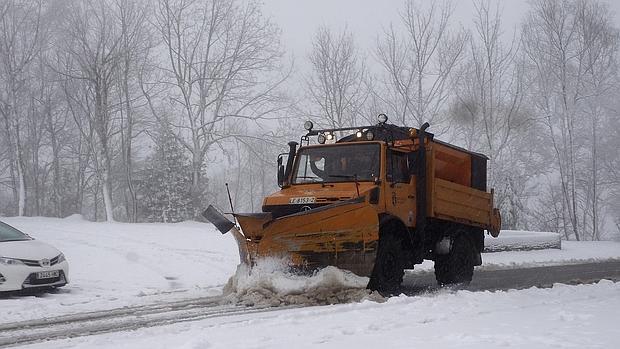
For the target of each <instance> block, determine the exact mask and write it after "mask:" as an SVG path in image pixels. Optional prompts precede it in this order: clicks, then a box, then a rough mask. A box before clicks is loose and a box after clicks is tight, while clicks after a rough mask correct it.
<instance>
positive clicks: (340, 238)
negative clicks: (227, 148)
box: [235, 199, 379, 276]
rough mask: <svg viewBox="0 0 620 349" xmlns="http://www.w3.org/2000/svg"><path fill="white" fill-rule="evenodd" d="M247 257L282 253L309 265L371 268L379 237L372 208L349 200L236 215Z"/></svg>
mask: <svg viewBox="0 0 620 349" xmlns="http://www.w3.org/2000/svg"><path fill="white" fill-rule="evenodd" d="M235 217H236V219H237V221H238V222H239V225H240V226H241V230H242V231H243V235H244V236H245V238H246V239H247V240H246V241H247V244H248V251H249V254H250V259H251V260H252V261H255V260H256V258H260V257H267V256H273V257H286V258H289V259H290V261H291V262H292V264H293V266H295V267H299V268H301V269H306V270H314V269H317V268H320V267H325V266H328V265H333V266H337V267H339V268H341V269H346V270H350V271H352V272H354V273H356V274H358V275H361V276H369V275H370V274H371V272H372V269H373V266H374V262H375V256H376V249H377V245H378V239H379V219H378V216H377V211H376V210H375V209H374V208H373V207H372V206H371V205H370V204H368V203H367V202H365V201H362V200H358V199H354V200H350V201H345V202H340V203H336V204H332V205H329V206H323V207H320V208H316V209H312V210H308V211H304V212H300V213H295V214H291V215H288V216H283V217H280V218H277V219H271V215H270V214H250V215H244V214H236V215H235Z"/></svg>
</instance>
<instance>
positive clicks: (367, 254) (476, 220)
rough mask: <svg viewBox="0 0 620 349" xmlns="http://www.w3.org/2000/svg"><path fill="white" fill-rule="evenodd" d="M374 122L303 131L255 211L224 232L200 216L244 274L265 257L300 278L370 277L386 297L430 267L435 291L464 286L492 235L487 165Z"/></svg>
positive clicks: (222, 225)
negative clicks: (230, 246)
mask: <svg viewBox="0 0 620 349" xmlns="http://www.w3.org/2000/svg"><path fill="white" fill-rule="evenodd" d="M378 119H379V120H378V121H379V122H378V123H377V124H376V125H372V126H363V127H347V128H335V129H314V125H313V123H312V122H311V121H308V122H306V123H305V124H304V128H305V129H306V131H307V133H306V134H305V135H303V136H302V137H301V140H300V143H297V142H289V144H288V145H289V151H288V153H284V154H280V156H279V157H278V162H277V164H278V172H277V173H278V184H279V186H280V188H281V189H280V190H279V191H277V192H276V193H274V194H272V195H269V196H267V197H265V198H264V201H263V206H262V211H263V212H261V213H249V214H248V213H234V212H232V213H231V214H232V215H233V216H234V219H235V221H236V222H235V223H233V222H231V221H230V220H228V219H227V218H226V217H225V216H224V215H223V214H222V213H220V211H218V210H217V209H215V208H214V207H213V206H209V207H208V208H207V209H206V210H205V211H204V213H203V216H204V217H205V218H206V219H207V220H208V221H210V222H211V223H213V224H214V225H215V226H216V227H217V228H218V230H219V231H220V232H222V233H223V234H225V233H228V232H231V233H232V234H233V235H234V237H235V240H236V241H237V244H238V247H239V253H240V258H241V261H242V262H243V263H247V264H249V265H253V263H255V261H256V260H257V259H259V258H261V257H266V256H274V257H284V258H288V259H289V261H290V263H291V265H292V267H293V268H295V269H298V270H305V271H312V270H316V269H319V268H322V267H325V266H328V265H332V266H336V267H338V268H341V269H345V270H349V271H351V272H353V273H355V274H357V275H360V276H368V277H370V281H369V283H368V288H370V289H372V290H378V291H380V292H395V291H397V290H398V289H399V287H400V284H401V282H402V280H403V275H404V269H412V268H413V267H414V265H415V264H419V263H422V261H423V260H424V259H429V260H433V261H434V262H435V276H436V279H437V282H438V283H439V284H440V285H450V284H459V283H469V282H470V281H471V279H472V276H473V270H474V266H476V265H480V264H481V263H482V258H481V252H482V250H483V247H484V238H485V230H486V231H487V232H488V234H490V235H491V236H493V237H497V236H498V235H499V232H500V225H501V217H500V214H499V211H498V209H496V208H494V204H493V190H491V191H490V192H488V191H487V188H486V186H487V178H486V173H487V168H486V166H487V160H488V158H487V157H486V156H484V155H482V154H478V153H474V152H471V151H467V150H465V149H462V148H459V147H457V146H454V145H451V144H448V143H445V142H442V141H439V140H437V139H435V138H434V135H433V134H432V133H430V132H427V131H426V129H427V128H428V127H429V125H428V123H425V124H424V125H422V126H421V127H420V128H419V129H416V128H409V127H400V126H395V125H392V124H388V123H387V116H385V114H381V115H379V118H378ZM338 136H341V137H339V139H337V138H338ZM314 137H316V138H315V140H312V139H313V138H314ZM300 144H301V147H298V146H299V145H300ZM231 206H232V205H231ZM231 208H232V207H231Z"/></svg>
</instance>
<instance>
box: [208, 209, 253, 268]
mask: <svg viewBox="0 0 620 349" xmlns="http://www.w3.org/2000/svg"><path fill="white" fill-rule="evenodd" d="M202 216H203V217H204V218H205V219H206V220H208V221H209V222H211V224H213V225H214V226H215V227H216V228H217V230H219V231H220V233H222V234H226V233H228V232H230V233H231V234H232V235H233V237H234V238H235V241H236V242H237V247H238V248H239V259H240V260H241V263H245V264H248V265H250V263H251V261H250V254H249V253H248V246H247V239H246V238H245V236H243V234H241V232H240V231H239V229H238V228H237V226H236V225H235V223H233V222H231V221H229V220H228V219H227V218H226V217H224V215H223V214H221V213H220V212H219V211H218V210H217V209H216V208H215V207H213V206H212V205H209V207H208V208H207V209H206V210H204V212H202Z"/></svg>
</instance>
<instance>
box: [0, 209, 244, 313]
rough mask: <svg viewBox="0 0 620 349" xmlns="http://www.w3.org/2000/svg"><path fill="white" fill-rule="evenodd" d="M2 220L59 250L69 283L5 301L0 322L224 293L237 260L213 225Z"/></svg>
mask: <svg viewBox="0 0 620 349" xmlns="http://www.w3.org/2000/svg"><path fill="white" fill-rule="evenodd" d="M2 221H4V222H6V223H8V224H10V225H13V226H15V227H16V228H18V229H20V230H22V231H24V232H26V233H27V234H29V235H31V236H32V237H34V238H36V239H39V240H41V241H44V242H47V243H50V244H52V245H54V246H55V247H57V248H58V249H59V250H61V251H62V252H63V253H64V254H65V256H66V257H67V260H68V261H69V268H70V269H69V278H70V283H69V285H67V286H65V287H63V288H61V289H59V290H58V291H57V292H56V293H51V294H42V295H40V296H36V297H35V296H27V297H11V298H9V299H1V298H0V308H1V309H2V311H1V312H0V323H4V322H11V321H16V320H26V319H32V318H40V317H44V316H54V315H61V314H67V313H74V312H80V311H94V310H103V309H110V308H117V307H122V306H126V305H136V304H146V303H152V302H156V301H159V300H162V299H165V300H174V299H182V298H189V297H200V296H213V295H219V294H221V290H222V287H223V285H224V284H226V282H227V281H228V278H229V277H230V276H231V275H233V274H234V273H235V270H236V266H237V264H238V263H239V255H238V252H237V245H236V244H235V242H234V240H233V238H232V237H231V236H225V237H222V234H220V233H219V232H217V231H216V230H215V229H214V228H213V227H212V226H211V225H210V224H204V223H198V222H184V223H177V224H126V223H92V222H88V221H85V220H82V219H81V218H79V217H76V216H72V217H71V218H68V219H55V218H2Z"/></svg>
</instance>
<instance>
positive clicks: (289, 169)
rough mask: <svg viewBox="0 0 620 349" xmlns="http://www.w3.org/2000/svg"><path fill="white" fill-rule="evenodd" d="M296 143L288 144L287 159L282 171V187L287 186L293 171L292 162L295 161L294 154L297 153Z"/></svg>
mask: <svg viewBox="0 0 620 349" xmlns="http://www.w3.org/2000/svg"><path fill="white" fill-rule="evenodd" d="M297 145H298V143H297V142H288V146H289V150H288V159H286V169H285V170H284V185H285V186H286V185H289V178H290V176H291V172H292V171H293V161H294V160H295V153H297Z"/></svg>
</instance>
